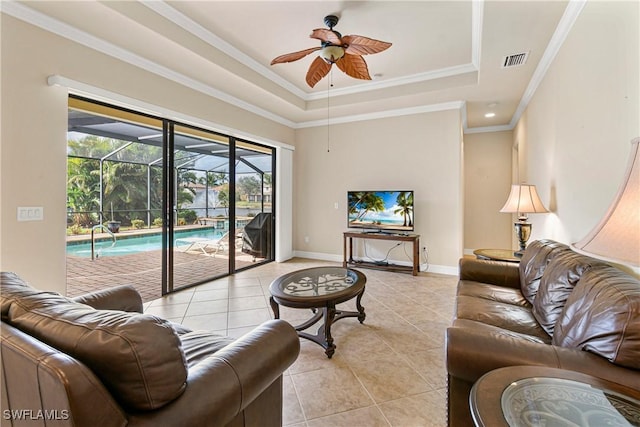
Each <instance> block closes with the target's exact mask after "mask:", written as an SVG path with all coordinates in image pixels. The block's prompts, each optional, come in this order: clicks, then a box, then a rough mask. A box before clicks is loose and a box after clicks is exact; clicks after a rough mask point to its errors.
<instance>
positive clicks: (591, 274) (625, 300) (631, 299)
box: [552, 266, 640, 369]
mask: <svg viewBox="0 0 640 427" xmlns="http://www.w3.org/2000/svg"><path fill="white" fill-rule="evenodd" d="M552 342H553V344H554V345H558V346H562V347H575V348H580V349H582V350H586V351H590V352H593V353H596V354H598V355H600V356H602V357H604V358H606V359H608V360H609V361H611V362H613V363H615V364H618V365H622V366H626V367H628V368H633V369H640V280H638V279H637V278H635V277H632V276H630V275H628V274H626V273H624V272H622V271H621V270H618V269H616V268H614V267H611V266H603V267H598V268H593V269H591V270H589V271H587V272H585V273H584V274H583V275H582V278H581V279H580V281H579V282H578V284H577V285H576V287H575V289H574V291H573V292H572V293H571V295H569V298H567V302H566V304H565V308H564V311H563V312H562V315H561V317H560V319H559V320H558V323H557V324H556V327H555V333H554V335H553V341H552Z"/></svg>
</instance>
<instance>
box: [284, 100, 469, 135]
mask: <svg viewBox="0 0 640 427" xmlns="http://www.w3.org/2000/svg"><path fill="white" fill-rule="evenodd" d="M465 105H466V104H465V102H464V101H451V102H443V103H441V104H431V105H421V106H419V107H409V108H398V109H395V110H385V111H379V112H374V113H365V114H354V115H351V116H342V117H336V118H330V119H321V120H311V121H308V122H300V123H298V124H296V125H295V127H294V128H295V129H303V128H311V127H317V126H329V125H337V124H343V123H352V122H361V121H366V120H378V119H385V118H389V117H399V116H408V115H412V114H422V113H434V112H437V111H447V110H460V109H463V108H464V107H465Z"/></svg>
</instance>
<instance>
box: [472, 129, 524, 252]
mask: <svg viewBox="0 0 640 427" xmlns="http://www.w3.org/2000/svg"><path fill="white" fill-rule="evenodd" d="M513 152H514V149H513V133H512V132H511V131H504V132H488V133H472V134H467V135H465V136H464V247H465V252H467V253H471V252H473V250H474V249H480V248H511V247H512V240H513V239H514V238H513V236H514V232H513V230H512V227H513V226H512V224H513V219H512V217H511V215H509V214H504V213H500V212H499V210H500V208H502V205H504V202H505V201H506V200H507V196H508V195H509V190H510V185H511V183H512V179H511V173H512V167H511V163H512V162H511V159H512V153H513ZM515 182H517V181H513V183H515Z"/></svg>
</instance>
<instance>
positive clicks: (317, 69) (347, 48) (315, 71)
mask: <svg viewBox="0 0 640 427" xmlns="http://www.w3.org/2000/svg"><path fill="white" fill-rule="evenodd" d="M337 23H338V17H337V16H335V15H328V16H325V18H324V24H325V25H326V26H327V27H329V29H328V30H327V29H326V28H318V29H315V30H313V31H312V32H311V35H310V36H309V37H311V38H312V39H318V40H320V42H321V43H320V46H319V47H312V48H310V49H305V50H301V51H299V52H292V53H287V54H285V55H281V56H278V57H277V58H275V59H274V60H273V61H271V65H274V64H281V63H283V62H293V61H297V60H298V59H302V58H304V57H305V56H307V55H309V54H310V53H312V52H315V51H318V50H319V51H320V55H319V56H318V57H316V59H314V60H313V62H312V63H311V66H310V67H309V71H307V77H306V80H307V84H308V85H309V86H311V87H314V86H315V84H316V83H318V82H319V81H320V80H322V78H323V77H324V76H326V75H327V74H328V73H329V70H331V66H332V65H333V64H336V65H337V66H338V68H340V70H342V71H343V72H344V73H346V74H347V75H349V76H351V77H354V78H356V79H363V80H371V76H369V70H368V68H367V63H366V62H365V61H364V58H363V57H362V55H370V54H373V53H378V52H382V51H383V50H386V49H388V48H389V47H390V46H391V43H387V42H383V41H380V40H374V39H370V38H368V37H364V36H357V35H348V36H342V34H340V33H339V32H337V31H334V30H333V27H335V26H336V24H337Z"/></svg>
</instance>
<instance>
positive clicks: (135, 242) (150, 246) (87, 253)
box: [67, 229, 224, 258]
mask: <svg viewBox="0 0 640 427" xmlns="http://www.w3.org/2000/svg"><path fill="white" fill-rule="evenodd" d="M223 234H224V231H220V230H216V231H212V230H211V229H207V230H191V231H180V232H177V233H174V236H173V237H174V238H175V239H183V238H185V237H204V238H207V239H219V238H220V237H222V235H223ZM112 244H113V239H111V238H109V239H107V240H101V241H96V242H95V253H96V254H98V256H100V257H105V256H121V255H131V254H137V253H140V252H147V251H157V250H160V249H162V235H161V234H153V235H146V236H140V237H128V238H126V239H118V235H117V234H116V244H115V245H114V246H113V247H111V245H112ZM67 255H73V256H78V257H86V258H90V257H91V242H87V243H71V244H69V243H68V244H67Z"/></svg>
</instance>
